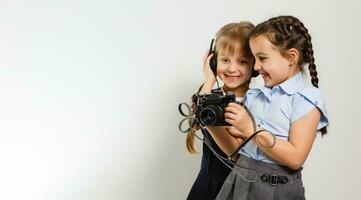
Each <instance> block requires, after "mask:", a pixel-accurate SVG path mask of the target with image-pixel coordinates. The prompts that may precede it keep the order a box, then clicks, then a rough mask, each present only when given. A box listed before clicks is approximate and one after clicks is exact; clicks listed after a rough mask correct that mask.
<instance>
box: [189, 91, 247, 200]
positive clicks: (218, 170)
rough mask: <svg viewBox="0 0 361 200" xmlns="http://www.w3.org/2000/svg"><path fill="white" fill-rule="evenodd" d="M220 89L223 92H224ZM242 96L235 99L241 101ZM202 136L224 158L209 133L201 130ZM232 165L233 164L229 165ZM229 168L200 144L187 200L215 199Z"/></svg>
mask: <svg viewBox="0 0 361 200" xmlns="http://www.w3.org/2000/svg"><path fill="white" fill-rule="evenodd" d="M221 89H222V92H223V94H225V93H226V92H225V91H224V90H223V88H221ZM242 99H243V98H242V97H239V98H236V101H242ZM201 131H202V134H203V137H205V138H207V140H208V141H209V143H210V144H211V145H212V148H213V150H214V151H215V152H216V153H217V154H219V155H220V156H222V157H224V158H226V157H227V155H226V154H225V153H224V152H223V151H222V150H221V149H220V148H219V147H218V145H217V144H216V142H215V141H214V139H213V138H212V136H211V134H210V133H209V132H208V131H207V130H206V129H204V130H202V129H201ZM231 167H233V166H231ZM230 171H231V169H230V168H229V167H227V166H226V165H225V164H224V163H222V162H221V161H220V160H219V158H217V157H216V156H215V155H214V153H213V152H212V151H211V150H210V149H209V147H208V146H207V145H205V144H204V143H203V146H202V162H201V168H200V170H199V173H198V176H197V178H196V180H195V182H194V183H193V186H192V188H191V190H190V192H189V194H188V197H187V200H212V199H215V198H216V196H217V194H218V192H219V190H220V189H221V187H222V185H223V183H224V180H225V179H226V178H227V176H228V175H229V173H230Z"/></svg>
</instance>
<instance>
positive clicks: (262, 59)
mask: <svg viewBox="0 0 361 200" xmlns="http://www.w3.org/2000/svg"><path fill="white" fill-rule="evenodd" d="M258 59H259V60H260V61H264V60H266V59H267V58H266V57H263V56H260V57H258Z"/></svg>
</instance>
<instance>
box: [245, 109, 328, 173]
mask: <svg viewBox="0 0 361 200" xmlns="http://www.w3.org/2000/svg"><path fill="white" fill-rule="evenodd" d="M320 118H321V113H320V111H319V110H318V109H317V108H314V109H312V110H311V111H310V112H309V113H307V114H306V115H305V116H303V117H302V118H300V119H299V120H297V121H296V122H294V123H293V124H292V125H291V129H290V136H289V140H288V141H286V140H282V139H276V144H275V146H274V147H272V148H267V147H264V146H263V145H261V144H259V142H261V143H262V144H264V145H265V146H268V145H269V144H272V143H273V137H272V136H271V135H270V134H269V133H268V132H261V133H260V134H259V135H258V136H257V137H258V141H257V140H256V139H254V142H255V143H256V144H257V146H258V147H259V148H260V149H262V151H264V152H265V153H266V154H267V155H268V156H270V157H271V158H272V159H274V160H276V161H278V162H280V163H283V164H284V165H286V166H288V167H289V168H291V169H298V168H300V167H301V166H302V164H303V163H304V162H305V160H306V158H307V156H308V154H309V152H310V151H311V147H312V144H313V141H314V138H315V136H316V131H317V125H318V123H319V121H320ZM251 134H252V133H251Z"/></svg>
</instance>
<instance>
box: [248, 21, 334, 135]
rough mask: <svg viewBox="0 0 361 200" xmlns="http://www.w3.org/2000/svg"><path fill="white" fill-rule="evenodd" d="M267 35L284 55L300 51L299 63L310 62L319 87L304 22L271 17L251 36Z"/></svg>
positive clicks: (313, 78)
mask: <svg viewBox="0 0 361 200" xmlns="http://www.w3.org/2000/svg"><path fill="white" fill-rule="evenodd" d="M260 35H265V36H266V37H267V38H268V40H269V41H270V42H271V43H272V44H273V45H275V46H276V47H278V50H279V51H280V53H281V54H282V55H285V53H286V51H287V50H289V49H291V48H295V49H297V50H298V52H299V53H300V57H299V60H298V63H297V64H298V65H299V66H302V65H303V64H306V63H308V69H309V71H310V76H311V83H312V85H313V86H314V87H316V88H318V78H317V70H316V64H315V58H314V57H313V49H312V42H311V35H310V34H309V33H308V30H307V28H306V27H305V26H304V25H303V23H302V22H301V21H300V20H299V19H297V18H296V17H293V16H279V17H274V18H271V19H269V20H267V21H265V22H262V23H260V24H258V25H257V26H256V27H255V28H254V29H253V31H252V33H251V36H250V37H251V38H256V37H257V36H260ZM326 133H327V128H326V127H324V128H322V129H321V134H322V135H324V134H326Z"/></svg>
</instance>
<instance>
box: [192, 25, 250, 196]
mask: <svg viewBox="0 0 361 200" xmlns="http://www.w3.org/2000/svg"><path fill="white" fill-rule="evenodd" d="M253 28H254V25H253V24H251V23H250V22H239V23H230V24H227V25H225V26H223V27H222V28H221V29H220V30H219V31H218V33H217V34H216V38H215V39H216V42H215V55H213V54H212V53H209V52H207V53H206V54H205V56H204V58H203V73H204V76H205V82H204V84H203V85H202V86H201V88H199V91H198V93H199V94H205V93H210V92H211V90H212V88H213V86H214V84H215V83H216V77H215V75H214V73H213V71H212V70H211V67H210V59H211V58H212V57H213V56H216V60H217V75H218V76H219V78H220V79H221V80H222V81H223V86H222V88H221V89H222V91H223V92H233V93H234V94H235V96H236V98H237V99H238V100H241V98H242V97H243V96H244V94H245V93H246V91H247V90H248V88H249V87H248V86H249V82H250V78H251V75H255V74H252V68H253V64H254V58H253V55H252V53H251V50H250V48H249V41H248V40H249V35H250V33H251V31H252V29H253ZM191 104H192V103H191ZM193 106H194V104H193ZM193 109H194V108H193ZM202 131H203V130H202ZM214 133H215V134H217V135H220V136H222V135H223V136H222V137H225V138H224V139H223V140H222V142H223V141H225V142H227V141H231V142H238V143H237V144H239V140H240V139H237V138H234V137H232V136H231V135H230V134H228V133H226V134H224V133H223V132H218V131H216V132H214ZM203 135H204V136H205V137H207V138H208V139H209V141H210V143H211V145H212V146H213V148H214V149H215V151H216V152H217V153H218V154H220V155H222V156H224V157H225V153H227V154H229V153H230V151H231V150H228V149H226V150H225V151H224V152H225V153H224V152H223V151H222V150H221V149H220V148H219V147H218V143H217V142H216V141H215V140H214V139H213V138H212V137H211V135H210V134H209V132H208V131H204V132H203ZM215 139H217V137H216V138H215ZM219 141H220V140H219ZM186 144H187V149H188V151H189V152H191V153H195V152H196V150H195V148H194V132H190V133H188V134H187V139H186ZM229 146H230V145H229ZM202 151H203V154H202V163H201V168H200V171H199V174H198V176H197V179H196V180H195V182H194V184H193V186H192V188H191V190H190V192H189V194H188V197H187V199H188V200H193V199H194V200H202V199H204V200H210V199H215V197H216V195H217V194H218V191H219V190H220V188H221V187H222V185H223V182H224V180H225V179H226V177H227V176H228V174H229V172H230V169H229V168H228V167H227V166H225V165H224V164H223V163H222V162H221V161H220V160H219V159H218V158H217V157H216V156H215V155H214V154H213V152H212V151H211V150H210V149H209V148H208V146H206V145H205V144H204V143H203V148H202Z"/></svg>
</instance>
